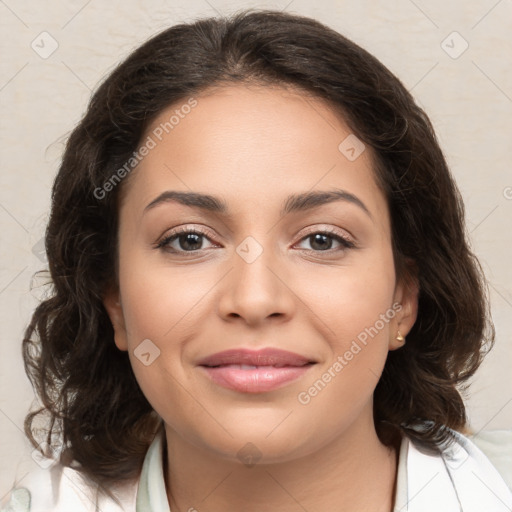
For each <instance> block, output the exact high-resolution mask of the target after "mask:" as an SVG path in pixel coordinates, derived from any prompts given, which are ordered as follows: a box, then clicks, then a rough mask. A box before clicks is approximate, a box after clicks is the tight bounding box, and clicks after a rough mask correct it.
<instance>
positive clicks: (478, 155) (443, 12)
mask: <svg viewBox="0 0 512 512" xmlns="http://www.w3.org/2000/svg"><path fill="white" fill-rule="evenodd" d="M250 6H251V7H267V8H278V9H284V10H286V11H288V12H295V13H300V14H305V15H309V16H311V17H314V18H316V19H318V20H320V21H322V22H324V23H326V24H328V25H330V26H331V27H333V28H335V29H337V30H339V31H340V32H341V33H343V34H344V35H346V36H348V37H349V38H351V39H353V40H354V41H355V42H357V43H358V44H360V45H362V46H363V47H364V48H366V49H367V50H369V51H370V52H372V53H373V54H374V55H376V56H377V57H378V58H379V59H380V60H381V61H382V62H383V63H384V64H385V65H387V66H388V67H389V68H390V69H391V71H393V72H394V73H395V74H396V75H397V76H398V77H399V78H400V79H401V80H402V81H403V83H404V84H405V86H406V87H407V88H408V89H409V90H411V91H412V92H413V94H414V95H415V97H416V98H417V100H418V102H419V103H420V104H421V106H422V107H423V108H424V109H425V110H426V111H427V113H428V114H429V115H430V117H431V119H432V121H433V123H434V126H435V128H436V130H437V133H438V136H439V139H440V142H441V145H442V147H443V149H444V151H445V154H446V156H447V159H448V161H449V163H450V165H451V168H452V170H453V172H454V174H455V177H456V180H457V182H458V184H459V186H460V189H461V191H462V194H463V197H464V199H465V202H466V207H467V223H468V230H469V231H470V233H471V239H472V243H473V246H474V249H475V251H476V253H477V255H478V256H479V257H480V259H481V261H482V264H483V267H484V269H485V272H486V274H487V277H488V279H489V281H490V291H491V298H492V312H493V317H494V321H495V325H496V330H497V341H496V347H495V349H494V351H493V352H492V353H491V354H490V355H489V356H488V358H487V360H486V361H485V363H484V365H483V367H482V368H481V370H480V372H479V374H478V376H477V377H476V378H475V380H474V384H473V386H472V388H471V392H470V397H469V398H468V407H469V414H470V418H471V425H472V427H473V428H474V429H475V430H481V429H486V430H487V429H503V428H508V429H511V428H512V379H511V373H512V339H511V333H512V266H511V265H510V260H511V256H512V232H511V229H510V226H511V221H512V170H511V165H512V143H511V142H512V65H511V64H512V63H511V59H512V0H501V1H497V0H480V1H473V2H470V3H469V2H466V1H464V0H457V1H451V2H447V1H446V0H431V1H429V2H427V1H425V0H414V1H412V0H391V1H386V2H380V3H379V2H375V1H374V2H372V1H367V0H366V1H361V0H346V1H339V0H324V1H322V0H320V1H315V2H311V1H309V2H308V1H305V0H292V1H290V0H283V1H275V2H270V1H269V2H241V1H238V2H228V1H224V0H208V1H206V0H193V1H188V2H186V3H185V2H177V1H173V0H167V1H165V0H149V1H142V0H123V1H121V0H115V1H111V2H100V1H99V0H89V1H87V0H68V1H65V2H62V1H61V2H57V1H56V0H55V1H49V0H45V1H38V2H35V1H32V2H29V1H28V0H0V24H1V30H2V39H1V41H2V42H1V44H2V53H1V55H2V58H1V59H0V103H1V108H2V114H1V117H0V133H1V138H0V140H1V147H0V163H1V166H0V224H1V233H2V234H1V248H0V258H1V268H0V315H1V316H0V325H1V326H2V338H1V347H2V357H1V358H0V390H1V391H0V433H1V435H0V454H1V460H2V465H1V468H0V499H1V498H2V497H3V496H4V494H5V493H7V492H8V490H9V488H10V487H11V485H12V483H13V477H14V475H15V474H17V477H18V479H22V478H23V476H24V474H25V473H26V471H28V470H29V469H30V466H31V465H32V466H33V465H34V464H35V463H34V462H33V461H32V460H31V459H30V450H29V448H28V442H27V441H25V440H24V436H23V433H22V424H23V418H24V416H25V413H26V410H27V408H28V407H29V406H30V403H31V401H32V399H33V393H32V390H31V387H30V384H29V382H28V380H27V378H26V377H25V374H24V370H23V363H22V359H21V350H20V347H21V338H22V333H23V330H24V328H25V326H26V324H27V322H28V321H29V318H30V314H31V312H32V310H33V308H34V306H35V304H36V296H37V293H36V292H30V290H29V286H30V282H31V277H32V275H33V274H34V272H35V271H37V270H39V269H41V268H43V267H44V261H43V260H41V257H40V256H38V254H39V253H38V247H39V246H38V242H39V241H40V239H41V236H42V234H43V232H44V226H45V221H46V216H47V213H48V209H49V204H50V188H51V184H52V180H53V177H54V175H55V173H56V170H57V168H58V164H59V159H60V156H61V152H62V149H63V142H64V140H65V137H66V136H67V134H68V133H69V131H70V130H71V129H72V128H73V126H74V125H75V123H76V122H77V121H78V120H79V119H80V117H81V115H82V114H83V112H84V109H85V107H86V104H87V101H88V99H89V96H90V93H91V90H92V89H94V87H95V86H96V85H97V83H98V82H99V81H100V80H101V79H102V78H103V77H104V76H105V74H106V73H107V72H108V71H110V70H111V69H112V68H113V67H114V66H115V65H116V64H117V63H118V62H119V61H120V60H121V59H123V58H124V57H126V56H127V54H128V53H129V52H130V51H131V50H132V49H134V48H135V47H136V46H138V45H139V44H140V43H141V42H142V41H144V40H145V39H147V38H148V37H149V36H150V35H152V34H153V33H155V32H156V31H160V30H162V29H164V28H166V27H168V26H170V25H173V24H175V23H178V22H181V21H190V20H192V19H194V18H197V17H203V16H211V15H215V14H216V13H222V14H229V13H230V12H233V11H234V10H238V9H240V8H243V7H250ZM454 31H456V32H457V33H458V34H452V33H453V32H454ZM42 32H48V33H49V34H50V35H45V34H43V35H40V34H41V33H42ZM42 40H43V41H42ZM33 41H34V43H32V42H33ZM443 41H445V42H444V43H443ZM31 44H33V45H34V47H35V48H37V50H38V52H39V53H37V52H36V51H35V50H34V49H33V48H32V47H31ZM52 44H53V45H54V46H55V45H58V47H57V48H56V50H55V51H54V53H52V54H51V55H47V54H45V52H49V51H50V50H51V49H52ZM466 45H468V48H467V49H466V50H465V51H464V52H463V50H464V48H465V47H466ZM34 246H35V248H34ZM22 453H24V454H25V459H24V461H23V462H19V461H20V457H21V455H22Z"/></svg>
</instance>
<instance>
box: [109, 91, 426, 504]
mask: <svg viewBox="0 0 512 512" xmlns="http://www.w3.org/2000/svg"><path fill="white" fill-rule="evenodd" d="M196 99H197V102H198V103H197V106H196V107H195V108H194V109H193V110H191V112H190V113H189V114H187V115H186V116H184V117H183V118H182V119H180V121H179V124H177V125H175V126H174V128H173V129H172V130H171V131H169V133H168V134H167V135H166V136H165V137H164V138H163V140H162V141H161V142H158V144H157V145H156V147H155V148H153V149H152V150H151V151H150V152H149V154H148V155H147V156H146V157H145V158H144V160H143V161H142V162H141V163H140V164H139V166H138V168H137V169H136V170H135V171H133V172H134V174H133V175H132V176H130V180H129V182H128V183H127V188H126V190H125V191H124V192H125V197H124V200H123V202H122V205H121V208H120V212H119V215H120V225H119V283H120V289H119V290H115V291H111V292H110V293H108V294H107V295H106V297H105V307H106V308H107V311H108V313H109V316H110V318H111V320H112V323H113V325H114V330H115V343H116V345H117V347H118V348H119V350H128V351H129V355H130V360H131V364H132V366H133V369H134V372H135V375H136V378H137V380H138V382H139V384H140V386H141V389H142V391H143V392H144V394H145V396H146V397H147V399H148V400H149V402H150V403H151V405H152V406H153V408H154V409H155V410H156V411H157V413H158V414H159V415H160V416H161V417H162V418H163V419H164V421H165V427H166V437H167V445H168V446H167V448H168V450H167V452H168V453H167V460H166V484H167V489H168V497H169V502H170V505H171V509H172V510H181V511H185V510H189V509H191V508H192V507H193V508H196V509H197V510H208V511H210V512H216V511H223V512H225V511H226V510H242V509H243V510H245V511H256V510H261V509H262V508H261V507H269V506H272V509H273V510H274V509H275V510H281V511H284V512H288V511H290V512H291V511H296V510H303V509H304V508H305V509H306V510H308V511H315V510H318V511H319V510H337V511H345V510H347V511H348V510H359V511H364V510H372V511H380V510H382V511H388V510H391V508H392V504H393V494H394V486H395V479H396V455H397V454H396V453H395V451H394V450H393V449H390V448H388V447H386V446H384V445H383V444H382V443H381V442H380V441H379V439H378V437H377V434H376V431H375V426H374V420H373V412H372V404H373V402H372V400H373V391H374V389H375V386H376V385H377V382H378V378H379V375H380V374H381V372H382V369H383V367H384V363H385V360H386V356H387V353H388V351H389V350H395V349H399V348H400V347H401V346H402V344H400V343H399V342H398V341H397V340H396V335H397V331H398V330H400V332H401V334H402V335H403V336H406V335H407V333H408V332H409V330H410V329H411V327H412V325H413V324H414V321H415V319H416V312H417V289H415V288H413V287H405V286H403V285H402V284H401V283H400V282H399V281H398V280H397V276H396V274H395V268H394V263H393V254H392V248H391V238H390V237H391V235H390V233H391V229H390V218H389V211H388V207H387V204H386V200H385V196H384V194H383V192H382V191H381V190H380V189H379V187H378V186H377V183H376V180H375V177H374V174H373V171H372V165H373V164H372V156H371V151H370V149H369V148H367V149H366V150H365V151H364V152H363V153H362V154H361V155H360V156H359V157H358V158H357V159H356V160H355V161H349V159H347V158H346V157H345V156H344V154H342V153H341V152H340V150H339V149H338V146H339V144H340V142H341V141H343V140H344V139H345V138H346V137H347V136H348V135H349V134H350V130H349V129H348V128H347V126H346V125H345V123H344V122H343V120H341V119H340V118H339V116H337V115H335V114H334V113H333V112H332V110H330V109H329V107H328V106H327V105H326V104H325V103H324V102H322V101H321V100H318V99H314V98H312V97H309V96H307V95H305V94H304V93H303V92H298V91H294V90H293V89H284V88H280V87H279V88H278V87H260V86H255V85H252V86H247V85H229V86H224V87H222V88H216V89H212V90H210V91H208V92H206V93H204V94H201V95H198V96H197V97H196ZM183 103H186V100H185V101H184V102H183ZM176 108H179V105H173V106H172V107H169V108H168V109H166V110H165V111H163V112H162V113H161V114H160V116H159V117H158V118H157V119H155V120H154V122H153V123H152V125H151V126H150V127H149V128H148V130H147V133H146V135H145V137H147V136H148V135H151V133H152V130H154V129H155V127H157V126H158V125H159V124H160V123H161V122H165V121H167V120H168V119H169V117H170V116H171V115H172V112H173V111H174V110H175V109H176ZM145 137H144V139H145ZM332 189H343V190H345V191H347V192H349V193H351V194H353V195H355V196H357V197H358V198H359V199H360V201H362V202H363V203H364V205H366V207H367V209H368V211H369V214H368V213H367V212H365V211H364V210H363V208H361V207H360V206H358V205H356V204H354V203H352V202H349V201H337V202H331V203H329V204H324V205H321V206H319V207H317V208H314V209H311V210H308V211H299V212H295V213H290V214H288V215H285V216H280V210H281V208H282V206H283V204H284V202H285V200H286V198H287V197H288V195H290V194H298V193H303V192H310V191H319V190H332ZM166 190H177V191H194V192H199V193H205V194H211V195H214V196H217V197H219V198H221V199H223V200H224V201H225V202H226V204H227V205H228V208H229V212H228V214H218V213H211V212H205V211H201V210H198V209H194V208H190V207H187V206H184V205H180V204H178V203H177V202H165V203H162V204H159V205H158V206H155V207H154V208H151V209H149V210H147V211H146V213H144V209H145V207H146V206H147V205H148V204H149V203H150V202H151V201H153V200H154V199H155V198H156V197H157V196H159V195H160V194H161V193H162V192H164V191H166ZM176 228H187V229H188V228H192V229H193V228H195V229H200V230H202V231H204V232H205V233H206V237H199V238H197V239H193V240H192V242H193V243H192V244H189V245H187V240H186V239H184V238H183V237H182V238H181V242H180V239H179V238H178V239H174V241H172V242H169V244H168V246H167V247H161V248H157V247H156V245H157V244H158V243H159V242H160V241H161V240H162V239H164V238H165V237H166V236H168V235H170V234H172V233H174V230H175V229H176ZM326 230H328V231H329V232H333V233H334V235H337V236H341V237H346V238H347V239H349V240H350V241H351V242H352V243H353V244H354V245H355V247H353V248H345V247H343V245H342V244H341V243H340V242H338V241H337V240H336V239H335V238H326V239H325V240H324V241H323V245H320V244H315V239H314V237H311V236H310V235H312V234H314V233H319V232H320V233H322V232H325V231H326ZM308 235H309V236H308ZM248 236H250V237H252V238H253V239H254V240H255V241H256V243H255V244H254V243H253V245H250V246H249V247H250V249H249V251H254V250H256V249H255V247H259V248H260V249H261V250H262V253H261V254H260V255H259V256H258V257H257V258H256V259H255V260H254V261H253V262H251V263H248V262H247V261H246V260H245V259H244V258H242V257H241V256H240V255H239V254H238V253H237V251H236V249H237V247H239V246H240V244H241V243H242V242H243V241H244V240H245V239H246V237H248ZM321 242H322V241H321ZM251 243H252V242H251ZM190 245H192V246H193V247H197V248H198V249H194V250H192V251H191V250H190V249H188V252H187V248H188V247H190ZM322 247H325V248H326V250H322ZM172 249H174V252H173V251H172ZM180 251H181V252H180ZM252 254H254V253H252ZM394 303H400V304H401V305H402V308H401V309H400V311H399V312H397V313H396V314H395V315H394V317H393V318H392V319H391V320H390V321H389V322H387V323H385V325H384V327H383V328H382V329H380V330H379V331H378V334H377V335H375V336H374V337H373V338H370V340H369V342H368V343H367V345H366V346H364V348H363V349H362V350H360V351H359V352H358V353H357V354H356V355H354V357H353V358H352V360H350V361H348V362H347V364H346V365H345V366H344V367H343V369H342V371H340V372H339V373H337V374H336V377H334V378H332V379H331V381H330V382H329V383H328V384H327V385H326V386H325V388H324V389H322V391H321V392H319V393H318V394H317V395H316V396H314V397H313V398H312V399H311V400H310V402H309V403H307V404H305V405H304V404H301V403H300V402H299V401H298V395H299V393H301V392H303V391H307V390H308V388H310V387H311V386H312V385H313V383H314V382H315V381H316V380H318V379H320V378H321V377H322V374H324V373H325V372H326V371H328V369H329V368H330V367H332V365H333V363H334V362H335V361H336V360H337V358H338V356H340V355H343V354H345V353H346V351H347V350H349V349H350V346H351V344H352V342H353V340H355V339H356V338H357V336H358V335H359V334H360V333H361V332H363V331H364V330H365V328H368V327H370V326H374V325H375V324H376V321H377V320H378V319H379V315H381V314H384V313H386V311H389V310H392V306H393V304H394ZM145 339H149V340H151V343H152V344H154V346H156V347H158V349H159V350H160V355H159V357H157V358H156V359H154V361H153V362H152V363H151V364H149V365H148V366H146V365H144V364H142V363H141V361H140V360H139V359H138V358H137V357H136V355H135V354H134V350H135V349H136V348H137V346H138V345H139V344H140V343H141V342H142V341H143V340H145ZM241 347H243V348H249V349H260V348H265V347H277V348H281V349H284V350H288V351H292V352H296V353H298V354H301V355H304V356H307V357H309V358H311V359H314V360H315V361H316V364H315V365H314V366H313V367H312V368H310V370H309V371H308V372H307V373H306V374H305V375H304V376H303V377H301V378H299V379H297V380H295V381H292V382H291V383H288V384H287V385H286V386H284V387H281V388H280V389H276V390H273V391H270V392H266V393H259V394H252V395H250V394H247V393H241V392H236V391H233V390H229V389H225V388H223V387H220V386H218V385H217V384H214V383H212V382H211V381H210V380H209V379H208V378H207V376H205V375H204V373H203V372H202V371H200V368H198V367H197V362H198V360H199V359H200V358H202V357H205V356H207V355H211V354H214V353H216V352H219V351H223V350H227V349H232V348H241ZM247 443H252V445H249V447H247V446H246V445H247ZM244 446H245V447H246V448H245V450H249V451H251V450H252V453H254V456H255V458H257V457H260V458H259V459H258V460H257V464H256V465H254V466H249V465H245V464H243V462H242V460H241V459H240V458H239V456H237V453H238V452H239V450H241V449H242V448H243V447H244ZM254 447H256V448H254ZM302 507H303V508H302Z"/></svg>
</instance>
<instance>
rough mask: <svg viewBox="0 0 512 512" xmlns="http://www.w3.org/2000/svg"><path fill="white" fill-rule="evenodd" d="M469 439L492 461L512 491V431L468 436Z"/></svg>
mask: <svg viewBox="0 0 512 512" xmlns="http://www.w3.org/2000/svg"><path fill="white" fill-rule="evenodd" d="M468 439H470V440H471V441H472V442H473V443H474V444H475V445H476V446H477V447H478V448H479V449H480V450H481V451H482V452H483V453H484V455H485V456H486V457H487V458H488V459H489V460H490V461H491V463H492V465H493V466H494V467H495V468H496V469H497V470H498V472H499V473H500V475H501V476H502V478H503V480H505V483H506V484H507V485H508V487H509V488H510V489H511V490H512V429H510V430H490V431H487V432H478V433H476V434H473V435H468Z"/></svg>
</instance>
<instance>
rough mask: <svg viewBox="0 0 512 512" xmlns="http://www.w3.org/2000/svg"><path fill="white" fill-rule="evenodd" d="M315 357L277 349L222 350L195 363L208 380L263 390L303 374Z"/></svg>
mask: <svg viewBox="0 0 512 512" xmlns="http://www.w3.org/2000/svg"><path fill="white" fill-rule="evenodd" d="M315 364H316V361H314V360H311V359H309V358H308V357H305V356H302V355H299V354H295V353H293V352H287V351H284V350H279V349H269V348H267V349H264V350H260V351H252V350H245V349H234V350H226V351H224V352H218V353H217V354H213V355H211V356H208V357H206V358H204V359H202V360H201V361H200V362H199V364H198V367H199V368H200V369H201V371H203V372H205V373H206V375H207V376H208V377H209V378H210V380H211V381H212V382H214V383H216V384H218V385H220V386H222V387H224V388H228V389H232V390H234V391H238V392H241V393H264V392H268V391H272V390H274V389H278V388H281V387H283V386H285V385H287V384H289V383H291V382H292V381H294V380H296V379H298V378H300V377H301V376H303V375H304V374H305V373H306V372H307V371H308V370H309V369H310V368H311V367H312V366H313V365H315Z"/></svg>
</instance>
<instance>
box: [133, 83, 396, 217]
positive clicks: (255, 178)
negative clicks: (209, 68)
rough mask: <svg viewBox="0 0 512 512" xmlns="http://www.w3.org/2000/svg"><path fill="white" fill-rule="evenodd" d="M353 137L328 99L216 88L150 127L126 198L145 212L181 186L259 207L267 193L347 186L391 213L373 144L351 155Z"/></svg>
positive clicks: (258, 88)
mask: <svg viewBox="0 0 512 512" xmlns="http://www.w3.org/2000/svg"><path fill="white" fill-rule="evenodd" d="M190 105H194V106H193V107H190ZM353 138H354V135H353V134H352V133H351V131H350V129H349V127H348V126H347V124H346V123H345V122H344V120H343V119H342V118H341V116H340V115H339V114H338V113H336V112H335V111H334V110H333V109H332V108H331V107H330V106H329V104H327V103H326V102H324V101H323V100H321V99H318V98H315V97H312V96H311V95H308V94H307V93H304V92H301V91H298V90H296V89H293V88H286V89H285V88H283V87H275V86H274V87H269V86H255V85H251V86H249V85H245V84H244V85H229V86H223V87H216V88H214V89H209V90H207V91H205V92H203V93H201V94H199V95H196V96H194V97H193V98H192V101H191V98H184V99H183V100H181V101H180V102H176V103H174V104H173V105H171V106H169V107H168V108H166V109H165V110H163V111H162V112H161V113H160V114H159V115H158V116H157V117H156V118H155V119H154V120H153V122H152V123H151V124H150V125H149V126H148V128H147V130H146V132H145V134H144V136H143V138H142V142H145V141H149V140H151V146H152V149H151V150H150V151H149V152H148V154H147V155H146V156H145V157H144V158H143V159H142V160H141V162H140V163H139V165H138V166H137V168H136V170H135V171H134V175H133V176H131V179H130V186H129V187H128V189H129V190H128V191H127V199H128V201H129V202H130V203H132V204H134V203H136V204H135V207H136V208H137V209H138V210H139V211H141V210H143V209H144V207H145V206H147V204H148V203H149V202H150V201H151V200H153V199H154V198H155V197H156V196H157V195H158V194H160V193H161V192H162V191H163V190H164V189H173V190H176V189H178V190H193V191H195V192H202V193H209V194H212V195H217V196H222V197H224V198H225V199H226V202H227V203H228V204H229V203H230V202H235V203H237V202H238V204H236V205H234V206H233V208H236V207H240V206H241V204H240V200H241V199H242V200H243V202H244V204H245V205H247V206H248V205H249V204H251V205H252V206H253V207H258V206H261V204H262V199H264V200H265V201H266V202H269V201H271V200H272V199H275V200H276V201H281V200H282V197H283V195H289V194H293V193H300V192H305V191H310V190H313V189H315V188H319V189H329V188H331V189H332V188H338V189H340V188H342V189H344V190H347V191H348V192H349V193H353V194H356V195H358V196H361V195H363V196H364V197H365V198H366V200H365V203H367V202H369V203H373V204H372V206H371V208H373V210H374V211H375V213H376V215H377V216H378V215H379V214H381V215H382V214H384V215H386V212H385V211H382V210H383V209H384V210H385V204H384V202H385V201H384V197H383V194H382V192H381V191H380V189H379V187H378V186H377V184H376V180H375V176H374V172H373V158H372V155H371V152H370V151H369V149H368V148H366V149H365V150H364V151H363V152H362V153H361V154H360V155H359V157H357V158H356V159H353V158H348V157H347V156H349V157H351V156H353V152H352V154H350V153H349V154H347V153H346V151H345V150H346V149H347V143H345V142H344V141H347V140H348V141H349V143H348V145H349V146H350V145H351V143H352V146H353V145H354V144H353V142H354V141H355V142H356V144H357V139H353ZM349 149H350V148H349ZM355 149H356V151H358V152H359V150H360V149H361V147H356V148H355ZM285 192H286V194H284V193H285ZM130 196H131V197H130ZM262 196H263V197H262ZM280 206H282V205H281V204H280Z"/></svg>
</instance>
